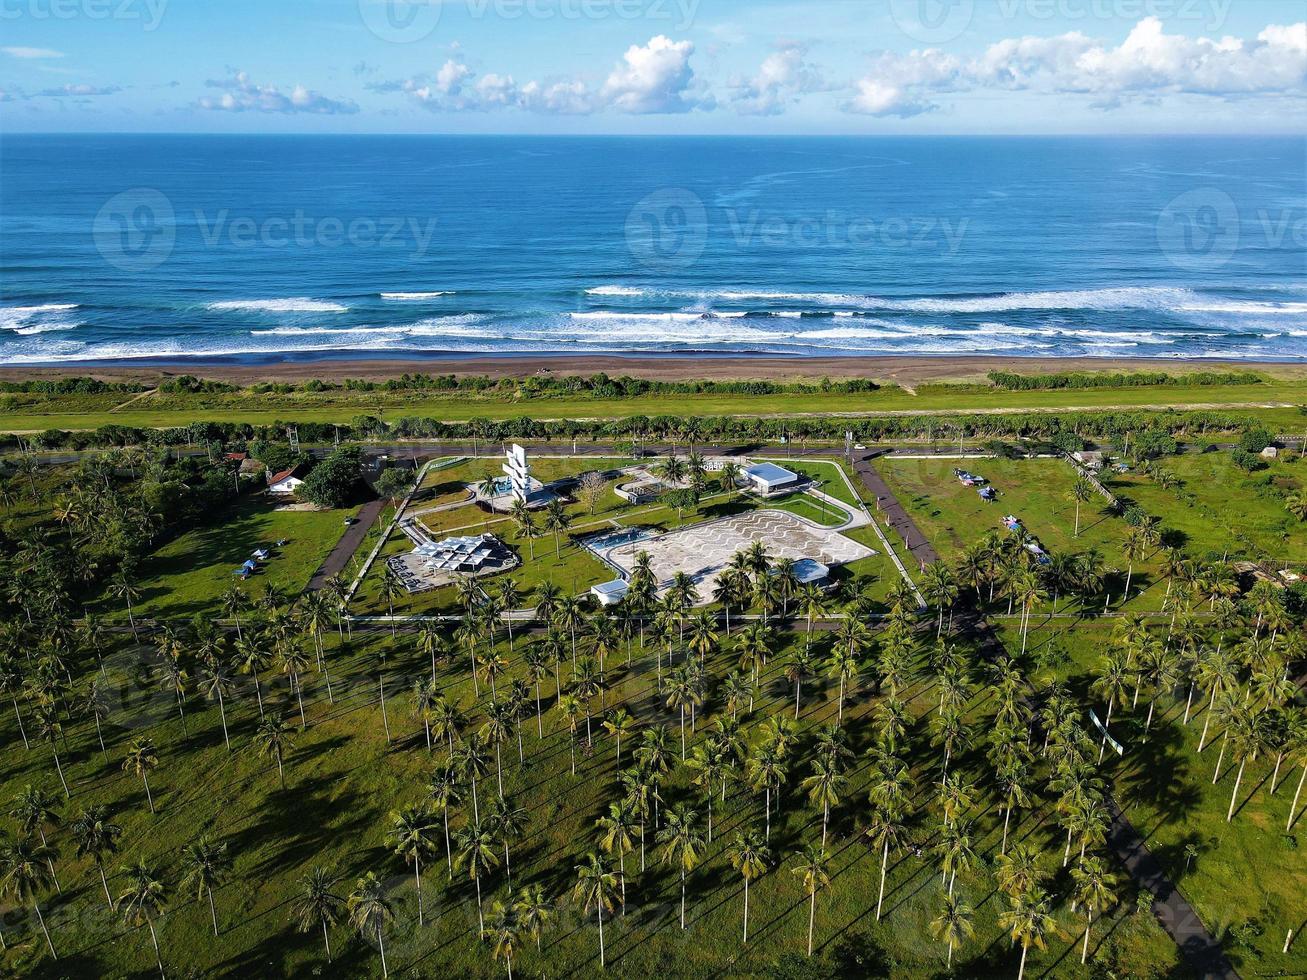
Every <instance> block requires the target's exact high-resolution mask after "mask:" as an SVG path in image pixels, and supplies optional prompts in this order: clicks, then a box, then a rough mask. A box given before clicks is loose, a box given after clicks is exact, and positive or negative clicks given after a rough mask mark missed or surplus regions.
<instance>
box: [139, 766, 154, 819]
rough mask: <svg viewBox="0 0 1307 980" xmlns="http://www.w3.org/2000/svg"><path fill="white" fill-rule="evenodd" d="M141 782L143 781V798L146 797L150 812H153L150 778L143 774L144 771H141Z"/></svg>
mask: <svg viewBox="0 0 1307 980" xmlns="http://www.w3.org/2000/svg"><path fill="white" fill-rule="evenodd" d="M141 782H143V783H144V784H145V798H146V799H147V800H148V801H149V803H150V812H151V813H153V812H154V797H153V796H152V795H150V780H149V777H147V776H146V775H145V773H141Z"/></svg>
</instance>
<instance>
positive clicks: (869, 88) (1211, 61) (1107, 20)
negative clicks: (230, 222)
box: [0, 0, 1307, 135]
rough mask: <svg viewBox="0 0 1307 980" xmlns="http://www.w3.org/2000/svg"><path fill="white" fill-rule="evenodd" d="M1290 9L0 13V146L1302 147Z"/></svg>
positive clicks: (780, 3) (494, 2) (1303, 69)
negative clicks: (1287, 138) (472, 140)
mask: <svg viewBox="0 0 1307 980" xmlns="http://www.w3.org/2000/svg"><path fill="white" fill-rule="evenodd" d="M1305 14H1307V4H1305V3H1302V2H1300V0H747V2H745V0H0V132H4V131H8V132H88V131H97V132H185V133H196V132H219V133H221V132H267V133H522V134H527V133H532V134H535V133H547V134H548V133H556V134H586V133H614V134H632V135H645V134H648V135H657V134H777V135H779V134H795V135H804V134H867V135H876V134H886V135H904V134H921V135H935V134H955V133H985V134H991V133H992V134H1036V135H1043V134H1048V135H1058V134H1071V133H1085V134H1096V133H1126V134H1165V133H1230V134H1257V133H1294V134H1297V133H1303V132H1304V129H1305V125H1304V124H1305V123H1307V16H1305Z"/></svg>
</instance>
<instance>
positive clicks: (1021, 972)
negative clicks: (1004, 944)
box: [1017, 943, 1030, 980]
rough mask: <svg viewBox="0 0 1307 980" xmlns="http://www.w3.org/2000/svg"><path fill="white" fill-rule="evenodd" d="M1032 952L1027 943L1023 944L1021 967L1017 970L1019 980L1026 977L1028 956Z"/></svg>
mask: <svg viewBox="0 0 1307 980" xmlns="http://www.w3.org/2000/svg"><path fill="white" fill-rule="evenodd" d="M1028 952H1030V947H1029V946H1027V945H1026V944H1025V943H1022V944H1021V966H1020V968H1019V969H1018V970H1017V980H1021V978H1022V977H1024V976H1025V975H1026V954H1027V953H1028Z"/></svg>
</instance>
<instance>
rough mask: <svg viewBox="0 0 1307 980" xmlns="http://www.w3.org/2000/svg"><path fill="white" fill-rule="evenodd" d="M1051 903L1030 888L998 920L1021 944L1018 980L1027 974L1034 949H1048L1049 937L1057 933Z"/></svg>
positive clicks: (1046, 896) (1043, 894) (1013, 901)
mask: <svg viewBox="0 0 1307 980" xmlns="http://www.w3.org/2000/svg"><path fill="white" fill-rule="evenodd" d="M1049 904H1050V899H1049V897H1048V895H1047V894H1046V893H1045V892H1044V890H1043V889H1042V888H1038V887H1035V888H1030V889H1029V890H1027V891H1026V892H1023V893H1021V894H1019V895H1017V896H1016V897H1015V898H1013V899H1012V907H1011V908H1010V909H1009V910H1008V911H1006V912H1004V913H1003V914H1002V915H1000V916H999V917H998V921H999V924H1000V925H1001V926H1002V927H1003V928H1004V929H1006V930H1008V932H1009V933H1010V934H1011V936H1012V941H1013V942H1015V943H1020V944H1021V966H1020V968H1019V969H1018V970H1017V980H1021V978H1022V977H1024V976H1025V973H1026V955H1027V954H1028V953H1029V952H1030V947H1031V946H1034V947H1035V948H1037V949H1046V948H1047V947H1048V937H1049V936H1050V935H1055V934H1056V932H1057V921H1056V920H1055V919H1054V918H1053V914H1052V912H1050V911H1049Z"/></svg>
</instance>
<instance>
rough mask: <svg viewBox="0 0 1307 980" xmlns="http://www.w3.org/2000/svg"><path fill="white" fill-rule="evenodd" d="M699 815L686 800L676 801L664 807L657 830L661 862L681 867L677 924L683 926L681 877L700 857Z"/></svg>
mask: <svg viewBox="0 0 1307 980" xmlns="http://www.w3.org/2000/svg"><path fill="white" fill-rule="evenodd" d="M698 820H699V815H698V814H697V813H696V812H695V811H694V809H693V808H691V807H690V806H689V804H687V803H676V804H674V805H673V806H671V807H670V808H669V809H668V810H667V815H666V823H665V824H664V826H663V828H662V829H661V830H660V831H658V841H659V843H661V844H662V845H663V856H662V859H663V863H664V864H675V865H677V866H678V867H679V868H680V871H681V928H682V929H684V928H685V880H686V876H687V875H688V874H689V873H690V872H691V871H693V870H694V869H695V868H696V867H698V865H699V861H700V860H701V859H702V857H703V848H704V840H703V835H702V834H700V833H699V827H698Z"/></svg>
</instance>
